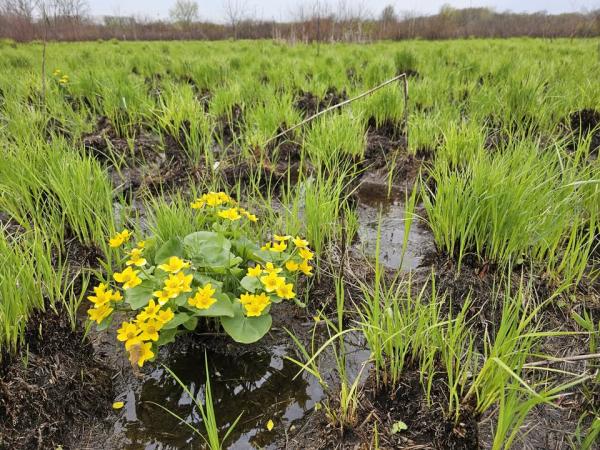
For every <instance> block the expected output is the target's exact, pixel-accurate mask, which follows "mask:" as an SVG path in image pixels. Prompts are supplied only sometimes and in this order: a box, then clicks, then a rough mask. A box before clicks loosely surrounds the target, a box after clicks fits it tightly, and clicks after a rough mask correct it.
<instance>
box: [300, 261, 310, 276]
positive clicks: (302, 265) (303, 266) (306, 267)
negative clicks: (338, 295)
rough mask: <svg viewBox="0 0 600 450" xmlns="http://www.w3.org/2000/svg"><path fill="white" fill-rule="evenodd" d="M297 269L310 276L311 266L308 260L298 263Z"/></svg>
mask: <svg viewBox="0 0 600 450" xmlns="http://www.w3.org/2000/svg"><path fill="white" fill-rule="evenodd" d="M298 270H300V271H301V272H302V273H303V274H304V275H308V276H311V275H312V270H313V268H312V266H311V265H310V264H308V261H306V260H304V261H302V262H301V263H300V264H299V265H298Z"/></svg>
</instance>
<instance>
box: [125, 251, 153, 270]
mask: <svg viewBox="0 0 600 450" xmlns="http://www.w3.org/2000/svg"><path fill="white" fill-rule="evenodd" d="M147 262H148V261H146V258H144V257H143V256H142V250H141V249H139V248H134V249H133V250H131V251H130V252H129V261H127V262H126V263H125V264H127V265H128V266H131V265H134V266H138V267H142V266H144V265H146V263H147Z"/></svg>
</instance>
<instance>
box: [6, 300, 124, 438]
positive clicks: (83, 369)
mask: <svg viewBox="0 0 600 450" xmlns="http://www.w3.org/2000/svg"><path fill="white" fill-rule="evenodd" d="M66 317H67V315H66V312H65V311H60V312H59V313H58V314H57V313H55V312H53V311H52V310H51V309H49V308H47V310H46V312H38V313H36V314H35V315H34V317H33V318H32V319H30V320H29V322H28V328H27V331H26V335H25V342H27V346H26V347H25V348H24V349H22V350H21V352H20V353H19V354H18V355H17V356H14V357H12V358H8V357H4V358H3V359H2V362H1V363H0V448H3V449H48V448H58V447H59V446H61V445H62V446H64V447H63V448H81V447H77V445H76V444H73V446H70V445H66V444H68V443H76V442H78V441H80V440H81V439H84V437H85V436H86V435H87V434H88V432H89V429H90V428H92V427H93V426H94V424H95V423H96V422H97V420H98V417H104V416H105V415H106V412H107V411H108V410H109V408H110V404H111V401H112V397H113V392H112V389H113V383H112V379H111V373H112V368H110V367H108V366H105V365H104V364H103V363H102V361H100V360H99V359H98V358H97V357H96V355H94V352H93V349H92V347H91V345H90V344H89V343H87V342H86V341H85V340H84V338H83V332H82V331H81V330H79V331H77V332H73V331H72V330H71V328H70V324H69V323H68V321H67V319H66Z"/></svg>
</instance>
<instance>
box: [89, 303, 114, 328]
mask: <svg viewBox="0 0 600 450" xmlns="http://www.w3.org/2000/svg"><path fill="white" fill-rule="evenodd" d="M112 312H113V308H112V307H110V306H109V305H108V304H106V303H104V304H103V305H100V306H96V307H95V308H90V309H88V311H87V313H88V316H90V320H93V321H94V322H96V323H97V324H99V323H100V322H102V321H103V320H104V319H106V318H107V317H108V316H110V315H111V313H112Z"/></svg>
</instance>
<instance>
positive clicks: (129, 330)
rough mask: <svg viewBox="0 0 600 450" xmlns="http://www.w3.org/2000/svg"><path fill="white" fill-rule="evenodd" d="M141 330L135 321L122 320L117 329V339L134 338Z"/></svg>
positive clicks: (125, 340) (126, 339)
mask: <svg viewBox="0 0 600 450" xmlns="http://www.w3.org/2000/svg"><path fill="white" fill-rule="evenodd" d="M141 331H142V330H140V329H139V328H138V327H137V325H136V324H135V323H131V322H123V324H122V325H121V328H119V329H118V330H117V339H118V340H119V341H121V342H128V341H130V340H132V339H136V338H137V337H138V336H139V334H140V332H141Z"/></svg>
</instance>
